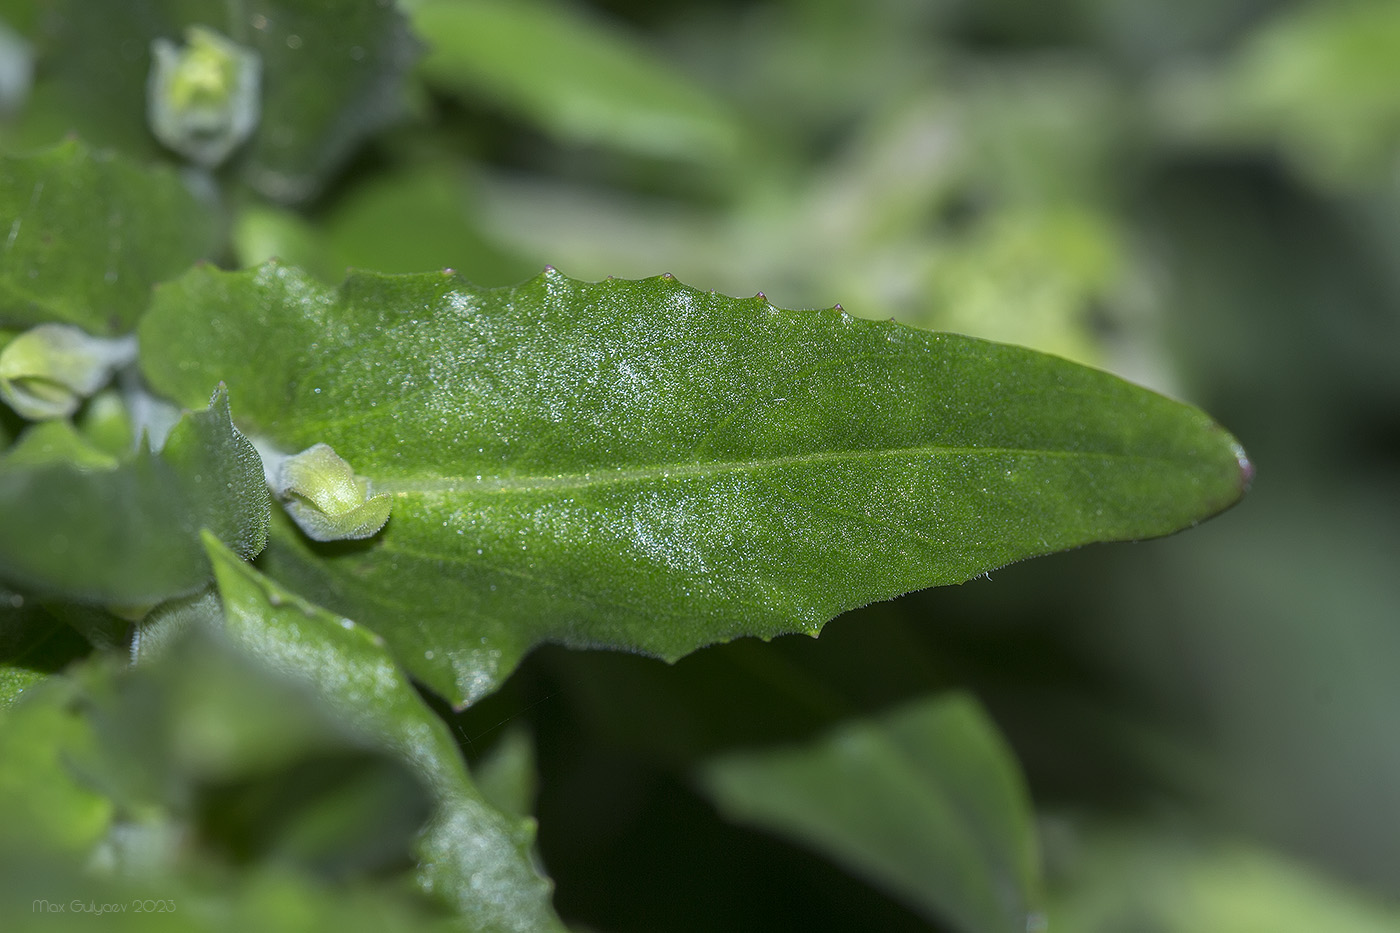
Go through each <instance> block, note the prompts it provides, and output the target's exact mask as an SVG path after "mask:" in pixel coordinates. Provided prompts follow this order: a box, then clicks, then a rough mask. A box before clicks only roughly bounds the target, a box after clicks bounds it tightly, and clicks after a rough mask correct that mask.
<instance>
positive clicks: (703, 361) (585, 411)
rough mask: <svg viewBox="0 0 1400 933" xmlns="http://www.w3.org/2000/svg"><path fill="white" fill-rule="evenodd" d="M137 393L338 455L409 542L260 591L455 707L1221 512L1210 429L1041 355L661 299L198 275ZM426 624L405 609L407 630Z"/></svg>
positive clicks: (286, 563)
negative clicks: (367, 646) (585, 668)
mask: <svg viewBox="0 0 1400 933" xmlns="http://www.w3.org/2000/svg"><path fill="white" fill-rule="evenodd" d="M141 335H142V347H143V362H144V364H145V368H146V372H147V374H148V376H149V378H150V379H151V380H152V383H153V384H154V385H155V386H156V387H157V388H158V389H159V390H160V391H163V392H166V393H168V394H170V395H171V396H173V397H175V398H177V399H180V400H186V399H190V398H193V397H195V396H196V395H197V394H198V393H200V392H201V391H202V390H200V389H198V388H197V387H198V386H201V385H204V384H206V383H207V382H208V381H209V380H211V379H227V380H228V381H229V383H230V384H231V385H232V386H234V390H235V392H236V393H237V396H238V398H239V403H240V406H241V407H240V410H239V411H240V416H239V421H240V423H241V424H242V425H244V427H245V429H246V430H247V431H249V432H250V434H252V435H254V436H255V437H256V438H259V439H261V441H262V442H265V443H267V444H270V445H272V446H276V447H279V448H281V449H283V450H286V451H293V450H300V449H304V448H305V447H308V446H310V445H312V444H315V443H327V444H330V445H331V446H332V447H333V448H334V449H335V450H336V451H337V453H339V454H340V455H341V456H342V457H343V458H344V459H345V460H347V461H348V462H349V463H350V464H351V466H352V468H353V469H354V471H355V473H356V474H357V475H359V476H362V477H366V478H367V479H368V480H369V485H370V488H369V493H370V494H381V493H389V494H392V495H393V496H394V497H395V502H394V513H393V518H392V519H391V520H390V523H389V525H388V527H387V528H386V529H385V530H384V531H383V532H382V533H381V534H380V535H379V536H377V537H376V538H374V539H372V540H370V541H367V542H365V543H364V544H363V545H358V546H349V547H347V546H344V545H339V544H337V545H331V546H316V545H311V544H309V543H307V542H306V541H305V540H304V539H303V538H302V537H301V536H300V535H299V534H298V533H297V532H295V531H292V530H291V529H290V528H289V527H288V526H287V525H285V524H283V523H279V524H278V526H277V530H276V532H275V535H274V538H275V540H274V543H273V545H272V546H271V547H270V548H269V550H268V552H267V553H266V555H265V556H264V558H263V563H262V566H263V567H264V568H265V569H267V570H268V572H270V573H272V574H273V575H274V576H276V577H278V578H280V579H282V580H284V581H286V582H288V583H289V584H291V585H294V586H296V587H297V588H298V590H299V591H302V592H306V593H308V594H310V595H312V596H314V597H315V598H317V599H318V600H321V601H322V602H324V603H325V604H326V605H329V606H333V607H335V608H336V609H337V610H338V611H341V612H344V613H346V614H347V615H351V616H353V617H355V618H356V619H357V620H358V621H360V622H361V623H363V624H365V625H369V626H371V627H372V628H374V629H375V630H376V631H378V632H380V633H381V634H383V635H384V637H385V638H386V639H388V640H389V642H390V644H392V645H393V646H394V648H395V650H396V652H397V653H398V655H399V657H400V659H401V660H402V661H403V663H404V664H405V665H406V666H407V667H408V668H409V670H411V671H413V672H414V673H415V674H416V675H417V676H419V677H421V678H422V679H423V680H424V681H425V682H427V683H428V684H430V685H431V686H433V688H434V689H436V690H439V691H441V692H443V693H445V694H447V695H449V696H451V697H453V698H454V699H457V700H458V701H470V700H472V699H475V698H477V697H479V696H481V695H483V694H484V693H485V692H488V691H489V690H491V689H492V688H493V687H494V686H495V685H496V684H497V683H498V682H499V680H500V678H502V677H504V676H505V674H507V673H508V672H509V671H510V670H511V669H512V668H513V667H514V666H515V664H516V663H517V662H518V660H519V658H520V657H521V656H522V655H523V654H524V652H525V651H527V650H528V649H529V648H530V647H531V646H532V645H534V644H536V643H538V642H540V641H560V642H563V643H565V644H576V645H577V644H590V645H599V646H612V647H624V648H632V649H635V650H642V651H645V652H647V653H652V654H658V655H661V656H664V657H669V658H675V657H678V656H680V655H683V654H685V653H687V652H689V651H692V650H694V649H695V648H697V647H699V646H700V645H703V644H707V643H711V642H715V641H724V640H728V639H730V638H734V637H737V636H739V635H743V634H754V635H761V636H764V637H771V636H773V635H776V634H780V633H784V632H792V631H806V632H809V633H815V632H817V631H818V630H819V629H820V627H821V625H822V623H824V622H825V621H826V620H828V619H830V618H832V617H833V616H835V615H836V614H838V613H840V612H842V611H844V610H846V609H849V608H852V607H854V606H858V605H862V604H864V603H868V602H871V601H873V600H877V599H884V598H888V597H890V596H894V595H897V594H899V593H902V592H907V591H909V590H913V589H919V588H922V587H925V586H932V585H936V584H941V583H953V582H961V581H963V580H966V579H968V578H970V577H972V576H975V575H977V574H979V573H981V572H983V571H986V570H990V569H993V568H996V567H999V566H1002V565H1003V564H1006V563H1008V562H1010V561H1013V560H1017V559H1020V558H1024V557H1029V556H1033V555H1036V554H1044V553H1048V552H1051V551H1054V550H1058V549H1061V548H1065V547H1072V546H1075V545H1078V544H1083V543H1086V542H1089V541H1095V540H1105V539H1110V540H1111V539H1129V538H1140V537H1146V536H1151V535H1159V534H1166V533H1168V532H1171V531H1174V530H1176V529H1178V528H1181V527H1184V526H1185V525H1188V524H1191V523H1193V522H1195V521H1199V520H1201V519H1203V518H1205V517H1207V516H1209V515H1211V514H1213V513H1214V512H1217V511H1219V510H1220V509H1223V508H1225V507H1227V506H1228V505H1230V504H1231V503H1232V502H1234V501H1235V500H1236V499H1237V498H1238V497H1239V496H1240V494H1241V492H1242V490H1243V488H1244V482H1245V479H1246V475H1245V470H1246V466H1247V465H1246V464H1245V463H1244V461H1243V460H1242V453H1241V452H1240V450H1239V447H1238V445H1237V444H1236V443H1235V442H1234V440H1233V439H1232V438H1231V437H1230V436H1229V435H1228V434H1226V433H1225V432H1223V431H1222V430H1220V429H1219V427H1217V426H1216V425H1214V424H1213V423H1212V422H1211V421H1210V420H1209V419H1208V418H1207V417H1206V416H1205V415H1203V414H1201V413H1200V412H1199V411H1196V410H1195V409H1192V408H1189V407H1187V406H1184V405H1181V404H1179V403H1177V402H1172V401H1169V400H1167V399H1165V398H1162V397H1161V396H1158V395H1155V394H1153V393H1150V392H1147V391H1145V390H1142V389H1138V388H1136V387H1134V386H1131V385H1129V384H1127V383H1124V382H1122V381H1121V380H1118V379H1115V378H1113V377H1111V376H1109V375H1107V374H1104V373H1100V372H1096V371H1093V370H1089V369H1085V368H1082V367H1077V366H1075V365H1073V364H1071V363H1068V362H1065V361H1063V360H1059V359H1056V358H1053V357H1048V356H1042V355H1039V354H1036V353H1033V352H1030V351H1026V350H1021V349H1017V348H1013V347H1006V346H1000V345H996V344H989V343H983V342H981V341H976V340H971V339H968V338H963V337H957V336H953V335H936V334H929V333H925V332H921V331H915V330H911V329H908V328H904V327H899V326H897V325H891V324H882V323H876V322H869V321H858V320H854V319H851V318H849V317H847V316H845V315H842V314H839V313H837V312H834V311H832V312H810V311H806V312H788V311H780V310H778V309H776V308H773V307H772V306H770V305H769V304H768V303H767V302H765V301H763V300H762V299H752V300H748V301H738V300H735V299H730V298H724V297H721V296H718V295H713V294H705V293H702V292H697V291H695V290H694V289H690V288H687V287H685V286H683V285H681V284H679V283H677V282H675V281H674V280H672V279H669V278H665V277H662V278H656V279H649V280H645V281H640V282H626V281H607V282H602V283H598V284H587V283H583V282H577V281H573V280H571V279H568V278H566V277H565V276H562V275H560V274H558V273H557V272H553V271H550V272H547V273H546V274H545V275H543V276H540V277H538V278H536V279H534V280H532V281H530V282H527V283H524V284H522V285H520V286H518V287H515V288H508V289H497V290H492V291H477V290H474V289H472V288H471V287H470V286H468V285H466V284H465V283H464V282H462V281H461V280H460V279H458V278H455V277H453V276H450V275H421V276H398V277H390V276H375V275H357V276H353V277H351V278H350V279H349V280H347V282H346V283H345V284H344V285H343V286H342V287H341V288H340V289H331V288H327V287H325V286H322V285H319V284H318V283H316V282H314V281H313V280H311V279H309V278H308V277H306V276H305V275H304V274H302V273H299V272H297V271H295V270H292V269H287V268H283V267H278V266H266V267H263V268H262V269H259V270H253V271H249V272H244V273H223V272H219V271H216V270H213V269H209V268H202V269H196V270H193V271H192V272H191V273H190V274H188V275H187V276H185V277H184V278H182V279H181V280H179V281H178V282H177V283H174V284H172V285H171V286H170V287H167V288H163V289H162V290H161V292H160V294H159V296H158V298H157V301H156V304H155V306H154V307H153V309H152V311H151V313H150V314H148V316H147V317H146V319H145V321H144V322H143V325H142V331H141ZM410 607H411V608H410Z"/></svg>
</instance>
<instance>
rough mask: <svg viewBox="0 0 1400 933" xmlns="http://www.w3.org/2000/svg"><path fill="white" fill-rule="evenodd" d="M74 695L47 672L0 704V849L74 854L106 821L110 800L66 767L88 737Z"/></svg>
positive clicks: (89, 741)
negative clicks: (20, 695)
mask: <svg viewBox="0 0 1400 933" xmlns="http://www.w3.org/2000/svg"><path fill="white" fill-rule="evenodd" d="M78 699H79V693H78V691H76V690H75V689H74V685H73V684H72V683H71V682H69V681H67V680H64V679H62V678H53V679H50V680H48V681H46V682H45V683H42V684H39V685H37V686H33V687H31V688H30V689H28V690H27V691H26V695H25V697H24V699H23V700H22V701H20V702H17V703H15V704H14V705H13V706H9V707H8V708H5V709H0V761H3V762H4V767H3V768H0V825H4V827H5V833H4V845H3V847H0V850H8V851H10V852H22V851H34V852H36V853H46V852H71V853H81V852H85V851H86V850H87V849H88V848H90V847H91V846H92V845H94V844H96V842H97V841H98V840H99V839H101V838H102V836H103V835H104V834H105V833H106V832H107V831H108V829H109V828H110V825H111V821H112V817H113V807H112V803H111V801H110V800H108V799H106V798H105V797H104V796H103V795H101V794H100V793H98V792H97V791H95V790H94V789H93V788H91V787H89V786H87V785H85V784H84V783H83V782H82V781H81V780H79V779H78V777H77V776H76V775H75V773H74V770H73V765H72V761H71V756H72V755H73V754H74V753H75V752H77V751H80V750H81V751H83V752H89V753H90V752H91V750H92V748H93V743H94V741H95V740H94V736H93V730H92V724H91V723H90V722H88V721H87V719H86V718H85V717H84V716H83V714H82V712H81V710H80V709H79V708H78ZM8 886H9V885H8V884H7V885H6V887H8ZM34 893H37V892H34ZM34 893H31V894H30V896H31V897H33V896H34Z"/></svg>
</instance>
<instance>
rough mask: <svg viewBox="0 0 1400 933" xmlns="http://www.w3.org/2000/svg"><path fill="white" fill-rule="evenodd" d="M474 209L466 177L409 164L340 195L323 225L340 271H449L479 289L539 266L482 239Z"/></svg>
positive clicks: (519, 278) (509, 282)
mask: <svg viewBox="0 0 1400 933" xmlns="http://www.w3.org/2000/svg"><path fill="white" fill-rule="evenodd" d="M473 211H474V206H473V203H472V198H471V196H470V191H469V189H468V186H467V184H466V182H465V181H464V179H462V178H460V177H458V175H457V174H456V173H454V172H450V171H444V170H442V169H440V168H434V167H430V166H422V167H419V166H414V167H410V168H408V169H406V170H404V171H401V172H397V173H394V174H387V175H381V176H380V177H377V178H374V179H371V180H369V181H367V182H366V183H365V184H363V185H360V186H358V187H356V188H355V189H353V190H351V191H348V192H346V194H345V196H344V197H342V198H341V199H340V200H339V201H338V202H337V204H336V207H335V208H334V210H332V211H331V212H330V213H329V214H328V215H327V216H326V218H325V227H324V229H325V235H326V238H327V240H328V241H329V247H330V248H331V249H333V250H334V253H335V256H336V258H337V259H338V260H339V265H340V268H341V269H342V270H343V269H344V268H345V267H346V266H353V267H355V268H358V269H373V270H375V271H377V272H428V271H430V270H438V269H453V270H455V271H457V272H459V273H461V274H462V276H463V277H464V278H466V279H467V280H468V281H471V282H475V283H477V284H478V285H485V286H494V285H514V284H515V283H516V282H521V281H524V280H525V279H527V278H529V277H530V276H531V275H534V274H535V273H537V272H538V271H539V269H540V266H541V265H543V263H530V262H527V261H525V260H524V259H522V258H521V257H519V256H517V255H515V254H513V253H511V252H510V251H508V250H507V249H505V248H504V247H502V246H500V245H499V244H497V243H494V242H492V241H491V240H490V239H489V238H488V237H487V236H485V235H484V234H483V232H482V231H481V229H479V228H478V226H477V225H476V223H475V222H474V217H473ZM282 258H283V259H288V260H290V259H291V257H289V256H283V257H282ZM336 281H339V277H337V278H336Z"/></svg>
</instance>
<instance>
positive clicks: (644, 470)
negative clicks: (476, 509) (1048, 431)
mask: <svg viewBox="0 0 1400 933" xmlns="http://www.w3.org/2000/svg"><path fill="white" fill-rule="evenodd" d="M909 456H915V457H928V458H931V459H937V458H945V457H970V456H994V457H1040V458H1046V457H1048V458H1056V459H1074V458H1082V459H1085V460H1114V461H1120V462H1130V463H1139V464H1174V463H1179V462H1180V461H1179V460H1176V459H1173V458H1170V457H1163V456H1150V455H1145V454H1130V453H1120V452H1116V451H1104V450H1090V451H1083V450H1059V449H1054V448H1027V447H944V446H932V445H922V446H913V447H882V448H875V449H870V450H826V451H816V452H813V453H807V454H790V455H786V456H781V457H766V458H762V459H753V460H711V461H703V462H678V463H661V464H653V465H650V466H642V467H615V468H612V469H608V468H604V469H601V470H596V471H595V470H590V471H586V472H583V473H578V472H574V473H556V474H550V475H516V476H512V475H500V474H491V475H488V474H481V475H479V476H404V477H396V478H386V479H374V480H372V481H371V490H370V491H371V492H372V493H374V494H376V495H378V494H381V493H388V494H391V495H397V496H406V495H414V494H417V495H434V494H444V493H454V492H474V493H483V492H484V493H499V494H519V493H530V492H544V491H546V490H573V489H587V488H590V487H594V486H611V485H623V484H626V483H634V482H635V483H643V482H648V481H651V480H658V479H686V478H694V477H707V476H722V475H727V474H744V473H759V472H763V471H766V470H772V469H780V468H782V467H786V466H805V465H810V464H819V463H840V462H843V461H852V460H856V461H858V460H878V459H883V458H894V457H909ZM370 472H371V473H372V472H373V470H372V469H371V471H370Z"/></svg>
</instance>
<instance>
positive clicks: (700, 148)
mask: <svg viewBox="0 0 1400 933" xmlns="http://www.w3.org/2000/svg"><path fill="white" fill-rule="evenodd" d="M411 16H412V20H413V26H414V29H415V30H416V31H417V32H418V34H419V35H420V36H422V37H423V38H424V41H426V42H427V43H428V54H427V55H426V56H425V57H424V59H423V62H422V66H421V70H422V73H423V75H424V77H425V78H426V79H427V80H428V81H429V82H431V83H432V84H434V85H435V86H439V87H443V88H446V89H449V90H456V91H458V92H460V93H463V94H464V95H466V96H468V97H474V98H479V99H485V100H488V101H490V102H492V103H494V104H497V105H498V106H501V107H505V108H508V109H509V110H511V111H513V112H515V113H517V114H519V115H520V116H522V117H524V118H525V119H528V120H530V121H532V122H534V123H535V124H537V125H538V126H539V127H540V128H542V129H543V130H545V131H546V132H549V133H551V134H553V135H555V136H556V137H558V138H560V139H562V140H564V141H567V142H576V143H599V144H604V145H610V146H614V147H617V148H620V149H624V150H630V151H633V152H638V153H641V154H644V155H652V156H662V157H666V158H674V159H687V160H695V161H702V162H703V161H714V160H716V159H726V158H729V157H731V156H733V155H734V154H735V153H736V152H737V151H738V148H739V143H740V138H741V134H742V130H741V128H740V127H739V125H738V123H737V121H736V120H735V118H734V116H733V115H732V114H731V113H729V112H728V111H727V110H726V109H725V108H724V107H723V106H722V105H721V104H720V103H719V102H717V101H716V100H715V99H713V98H712V97H710V96H709V95H708V94H707V93H706V91H705V90H703V89H702V88H701V87H700V86H698V85H694V84H691V83H690V82H689V81H687V80H686V79H685V78H684V77H682V76H681V75H680V74H678V73H677V72H676V71H675V70H674V69H672V68H670V67H668V66H667V64H666V63H665V62H663V61H661V60H660V59H658V58H656V57H654V56H653V55H651V54H650V53H649V52H648V51H647V50H646V49H645V48H644V47H643V46H641V45H640V43H637V42H634V41H632V40H631V39H629V38H628V37H626V36H625V35H624V34H623V33H621V32H619V31H617V30H614V29H610V28H608V27H607V26H605V25H603V24H600V23H598V22H596V21H594V20H591V19H588V18H586V17H584V16H582V15H581V14H580V13H579V12H578V11H577V10H575V9H573V8H571V7H569V6H566V5H563V4H560V3H554V2H547V0H427V2H421V3H416V4H414V6H413V10H412V13H411Z"/></svg>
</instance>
